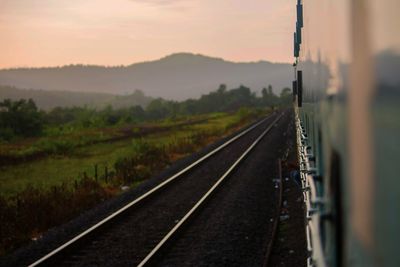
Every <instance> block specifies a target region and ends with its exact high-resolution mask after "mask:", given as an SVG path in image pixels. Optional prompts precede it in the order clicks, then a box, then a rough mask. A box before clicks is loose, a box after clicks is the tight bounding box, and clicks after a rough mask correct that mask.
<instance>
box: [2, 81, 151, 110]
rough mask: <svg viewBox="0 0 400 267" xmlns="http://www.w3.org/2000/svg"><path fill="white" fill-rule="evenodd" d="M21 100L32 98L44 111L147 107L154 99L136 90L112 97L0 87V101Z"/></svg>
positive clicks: (101, 94) (107, 95) (102, 94)
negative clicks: (64, 108) (75, 108)
mask: <svg viewBox="0 0 400 267" xmlns="http://www.w3.org/2000/svg"><path fill="white" fill-rule="evenodd" d="M6 98H9V99H12V100H19V99H21V98H24V99H29V98H32V99H33V100H34V101H35V103H36V105H37V106H38V107H39V108H40V109H43V110H51V109H52V108H55V107H82V106H88V107H92V108H104V107H106V106H108V105H111V106H113V107H114V108H122V107H130V106H135V105H140V106H142V107H146V106H147V105H148V104H149V103H150V102H151V101H152V100H153V98H151V97H147V96H145V95H144V94H143V92H141V91H139V90H136V91H135V92H133V93H131V94H128V95H112V94H106V93H92V92H89V93H86V92H84V93H83V92H68V91H48V90H33V89H29V90H26V89H18V88H15V87H10V86H0V100H2V99H6Z"/></svg>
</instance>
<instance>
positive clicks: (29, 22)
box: [0, 0, 296, 68]
mask: <svg viewBox="0 0 400 267" xmlns="http://www.w3.org/2000/svg"><path fill="white" fill-rule="evenodd" d="M295 2H296V1H294V0H249V1H244V0H0V35H1V42H0V68H10V67H39V66H59V65H66V64H77V63H82V64H96V65H127V64H132V63H135V62H141V61H147V60H154V59H158V58H161V57H163V56H165V55H168V54H171V53H176V52H192V53H200V54H204V55H209V56H215V57H222V58H224V59H226V60H232V61H258V60H269V61H274V62H291V61H292V31H293V30H294V24H295Z"/></svg>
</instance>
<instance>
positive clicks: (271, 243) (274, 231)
mask: <svg viewBox="0 0 400 267" xmlns="http://www.w3.org/2000/svg"><path fill="white" fill-rule="evenodd" d="M278 177H279V191H278V205H277V209H276V213H275V220H274V223H273V225H272V232H271V239H270V240H269V242H268V245H267V253H266V255H265V259H264V264H263V267H268V266H269V265H270V261H271V255H272V249H273V247H274V243H275V242H276V241H275V239H276V237H277V234H278V226H279V216H280V214H281V212H282V202H283V177H282V160H281V159H279V160H278Z"/></svg>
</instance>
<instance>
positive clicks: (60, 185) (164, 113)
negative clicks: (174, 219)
mask: <svg viewBox="0 0 400 267" xmlns="http://www.w3.org/2000/svg"><path fill="white" fill-rule="evenodd" d="M267 93H268V91H267ZM290 99H291V95H290V90H284V91H282V94H281V96H280V97H278V96H276V95H274V94H273V93H272V91H271V92H270V93H268V94H266V95H265V96H264V95H263V96H262V97H261V98H259V97H256V96H255V94H253V93H252V92H251V91H250V89H248V88H246V87H244V86H241V87H239V88H236V89H233V90H229V91H228V90H226V87H225V86H224V85H221V86H220V88H219V89H218V90H216V91H215V92H212V93H210V94H207V95H204V96H202V97H201V98H200V99H198V100H187V101H184V102H174V101H166V100H163V99H155V100H153V101H152V102H151V103H150V104H149V105H148V106H147V107H146V108H142V107H140V106H133V107H129V108H121V109H114V108H112V107H110V106H109V107H106V108H104V109H102V110H95V109H90V108H87V107H85V108H79V107H75V108H55V109H53V110H51V111H48V112H43V111H39V110H38V109H37V107H36V105H35V103H34V102H33V101H32V100H28V101H25V100H20V101H11V100H4V101H3V102H1V110H0V125H1V128H0V130H1V132H0V136H1V138H2V143H0V168H1V173H2V174H1V176H0V188H1V190H0V219H1V222H2V227H1V229H0V240H1V241H0V255H1V254H4V253H7V252H9V251H11V250H13V249H14V248H16V247H19V246H20V245H22V244H25V243H26V242H29V241H30V240H35V239H37V238H40V236H41V234H42V233H43V232H45V231H46V230H47V229H49V228H50V227H53V226H55V225H59V224H61V223H63V222H65V221H67V220H69V219H71V218H73V217H74V216H76V215H77V214H79V213H80V212H82V211H84V210H86V209H88V208H90V207H92V206H93V205H95V204H96V203H99V202H101V201H104V200H105V199H108V198H110V197H112V196H115V195H116V194H119V193H120V192H121V190H122V188H124V187H125V186H134V185H137V184H138V183H140V182H141V181H143V180H145V179H147V178H149V177H151V176H152V175H154V174H156V173H157V172H159V171H161V170H162V169H164V168H165V167H166V166H168V165H169V164H171V163H172V162H173V161H175V160H177V159H179V158H181V157H184V156H186V155H188V154H190V153H193V152H195V151H197V150H199V149H201V148H202V147H204V146H205V145H206V144H208V143H210V142H212V141H214V140H216V139H218V138H221V136H224V135H226V134H229V133H231V132H233V131H234V130H236V129H238V128H239V127H243V126H244V125H245V124H247V123H249V122H252V121H254V120H255V119H256V118H258V117H260V116H261V115H263V114H265V112H266V109H265V105H266V103H268V105H269V106H270V107H269V108H267V111H268V110H271V109H272V108H273V107H276V106H279V105H284V104H285V103H286V101H289V102H290ZM15 122H18V123H15ZM21 127H23V128H21ZM4 129H7V130H6V131H4ZM5 133H7V134H5ZM27 137H29V138H27ZM21 162H23V164H22V163H21ZM60 207H62V209H60ZM32 218H34V219H32Z"/></svg>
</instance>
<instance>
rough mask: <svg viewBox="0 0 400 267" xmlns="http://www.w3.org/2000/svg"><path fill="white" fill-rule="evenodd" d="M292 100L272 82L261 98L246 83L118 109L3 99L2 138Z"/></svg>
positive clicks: (287, 91)
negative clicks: (197, 95) (47, 105)
mask: <svg viewBox="0 0 400 267" xmlns="http://www.w3.org/2000/svg"><path fill="white" fill-rule="evenodd" d="M290 103H291V90H290V89H289V88H284V89H283V90H282V91H281V93H280V95H279V96H278V95H276V94H275V93H274V92H273V90H272V86H271V85H269V86H268V88H263V89H262V94H261V96H260V97H258V96H257V95H256V94H255V93H254V92H252V91H251V90H250V88H248V87H246V86H243V85H242V86H239V87H238V88H234V89H231V90H228V89H227V87H226V85H224V84H221V85H220V86H219V88H218V89H217V90H215V91H212V92H210V93H208V94H205V95H202V96H201V97H200V98H199V99H188V100H185V101H181V102H178V101H172V100H165V99H162V98H157V99H154V100H153V101H151V102H150V103H149V104H148V105H147V107H145V108H143V107H141V106H138V105H135V106H131V107H127V108H118V109H115V108H113V107H112V106H107V107H105V108H103V109H100V110H97V109H94V108H89V107H87V106H85V107H72V108H71V107H56V108H54V109H52V110H51V111H47V112H46V111H43V110H39V109H38V107H37V106H36V104H35V102H34V101H33V100H32V99H28V100H25V99H20V100H17V101H14V100H10V99H5V100H3V101H2V102H0V139H2V140H12V139H13V138H15V137H34V136H40V135H42V134H43V130H44V129H45V128H46V127H63V126H65V125H69V126H71V127H75V128H90V127H105V126H113V125H118V124H126V123H139V122H144V121H155V120H161V119H166V118H171V119H174V118H176V117H180V116H188V115H197V114H205V113H211V112H231V111H236V110H238V109H239V108H241V107H278V106H285V105H289V104H290Z"/></svg>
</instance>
